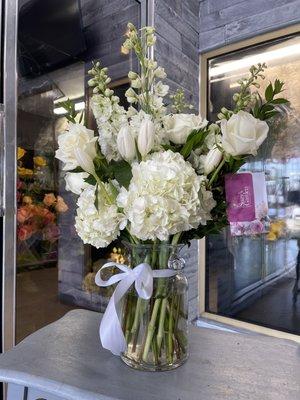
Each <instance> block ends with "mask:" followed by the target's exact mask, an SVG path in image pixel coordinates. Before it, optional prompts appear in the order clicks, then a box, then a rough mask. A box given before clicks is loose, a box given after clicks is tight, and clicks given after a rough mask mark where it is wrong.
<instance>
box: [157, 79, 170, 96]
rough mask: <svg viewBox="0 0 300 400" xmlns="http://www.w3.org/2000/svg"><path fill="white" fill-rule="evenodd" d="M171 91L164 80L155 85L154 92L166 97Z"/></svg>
mask: <svg viewBox="0 0 300 400" xmlns="http://www.w3.org/2000/svg"><path fill="white" fill-rule="evenodd" d="M168 92H169V86H168V85H164V84H163V83H162V82H158V83H157V84H156V85H155V86H154V93H155V94H156V95H157V96H160V97H164V96H166V95H167V94H168Z"/></svg>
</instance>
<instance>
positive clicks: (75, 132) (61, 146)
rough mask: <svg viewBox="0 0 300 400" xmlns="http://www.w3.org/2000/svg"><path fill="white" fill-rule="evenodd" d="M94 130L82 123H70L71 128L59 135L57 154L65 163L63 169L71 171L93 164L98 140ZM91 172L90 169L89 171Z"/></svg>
mask: <svg viewBox="0 0 300 400" xmlns="http://www.w3.org/2000/svg"><path fill="white" fill-rule="evenodd" d="M97 139H98V138H97V137H94V132H93V131H92V130H90V129H87V128H86V127H85V126H83V125H81V124H72V123H70V124H69V130H68V131H66V132H64V133H62V134H60V135H59V136H58V139H57V141H58V150H56V153H55V156H56V158H58V159H59V160H61V161H62V162H64V163H65V165H64V166H63V170H65V171H69V170H72V169H74V168H76V167H78V166H81V167H82V168H83V166H82V165H81V163H82V162H83V159H84V161H85V162H86V164H85V165H88V166H89V167H90V166H91V162H92V161H93V159H94V158H95V157H96V141H97ZM88 172H89V171H88Z"/></svg>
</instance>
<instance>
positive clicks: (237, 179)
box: [225, 173, 255, 222]
mask: <svg viewBox="0 0 300 400" xmlns="http://www.w3.org/2000/svg"><path fill="white" fill-rule="evenodd" d="M225 191H226V201H227V216H228V220H229V222H241V221H253V220H255V204H254V190H253V180H252V174H250V173H243V174H228V175H226V176H225Z"/></svg>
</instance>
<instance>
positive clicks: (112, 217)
mask: <svg viewBox="0 0 300 400" xmlns="http://www.w3.org/2000/svg"><path fill="white" fill-rule="evenodd" d="M104 185H105V189H106V190H107V191H108V192H109V193H110V194H111V189H110V185H109V184H108V183H105V184H104ZM98 192H99V193H98V203H99V209H98V210H97V209H96V207H95V204H94V203H95V187H94V186H91V185H89V186H88V187H87V188H86V189H84V190H83V192H82V193H81V195H80V196H79V198H78V201H77V205H78V208H77V215H76V217H75V221H76V223H75V228H76V231H77V233H78V235H79V236H80V238H81V239H82V240H83V242H84V243H86V244H91V245H92V246H95V247H97V248H99V247H106V246H108V245H109V244H110V243H111V242H112V241H113V240H115V239H116V238H117V237H118V236H119V234H120V229H124V228H125V225H126V220H125V218H124V215H123V214H122V213H120V212H119V211H118V207H117V205H116V204H107V202H106V201H105V198H104V197H103V196H102V195H101V190H99V191H98Z"/></svg>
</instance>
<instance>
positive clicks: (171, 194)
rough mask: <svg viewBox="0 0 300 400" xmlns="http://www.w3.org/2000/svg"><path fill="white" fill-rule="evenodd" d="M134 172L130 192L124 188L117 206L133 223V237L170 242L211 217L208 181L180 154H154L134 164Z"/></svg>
mask: <svg viewBox="0 0 300 400" xmlns="http://www.w3.org/2000/svg"><path fill="white" fill-rule="evenodd" d="M132 173H133V177H132V180H131V183H130V186H129V189H128V190H126V189H125V188H122V189H121V191H120V193H119V195H118V197H117V203H118V205H119V206H120V207H122V208H123V210H124V213H125V215H126V217H127V219H128V221H129V222H130V232H131V234H132V235H134V236H136V237H138V238H139V239H141V240H155V239H159V240H167V239H168V238H169V236H170V235H174V234H176V233H178V232H182V231H188V230H190V229H192V228H197V227H198V226H199V224H203V225H205V224H206V221H207V220H209V219H210V218H211V216H210V211H211V209H212V208H213V207H214V206H215V201H214V199H213V198H212V194H211V192H210V191H207V190H206V189H205V185H204V183H205V178H204V177H202V176H198V175H197V174H196V173H195V171H194V169H193V168H192V166H191V164H190V163H189V162H186V161H185V160H184V158H183V157H182V156H181V155H180V154H179V153H173V152H172V151H170V150H168V151H165V152H161V153H153V154H151V155H150V156H149V157H148V159H147V160H146V161H143V162H141V163H140V164H133V165H132Z"/></svg>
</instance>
